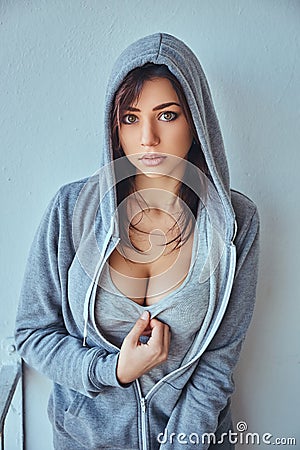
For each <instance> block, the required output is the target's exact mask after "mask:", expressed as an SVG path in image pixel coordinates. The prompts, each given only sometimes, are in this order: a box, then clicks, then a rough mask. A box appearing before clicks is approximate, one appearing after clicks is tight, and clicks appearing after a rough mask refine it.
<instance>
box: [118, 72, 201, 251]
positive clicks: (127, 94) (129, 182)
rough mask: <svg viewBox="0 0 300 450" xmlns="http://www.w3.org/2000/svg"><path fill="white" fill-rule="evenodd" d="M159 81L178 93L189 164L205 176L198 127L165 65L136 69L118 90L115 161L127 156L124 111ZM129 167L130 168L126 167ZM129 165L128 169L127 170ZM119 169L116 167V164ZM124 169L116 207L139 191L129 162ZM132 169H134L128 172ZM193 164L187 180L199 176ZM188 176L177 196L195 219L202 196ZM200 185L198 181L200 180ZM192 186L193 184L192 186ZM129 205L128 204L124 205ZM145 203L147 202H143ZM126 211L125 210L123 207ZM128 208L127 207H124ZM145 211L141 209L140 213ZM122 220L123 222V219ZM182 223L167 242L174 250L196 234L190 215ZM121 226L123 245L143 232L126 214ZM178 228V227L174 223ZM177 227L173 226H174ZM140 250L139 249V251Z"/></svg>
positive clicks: (175, 80) (179, 88) (183, 218)
mask: <svg viewBox="0 0 300 450" xmlns="http://www.w3.org/2000/svg"><path fill="white" fill-rule="evenodd" d="M156 78H166V79H167V80H169V81H170V82H171V84H172V86H173V88H174V90H175V92H176V94H177V97H178V100H179V102H180V105H181V107H182V110H183V113H184V115H185V117H186V120H187V122H188V125H189V127H190V130H191V133H192V136H193V143H192V146H191V148H190V150H189V153H188V158H187V159H188V161H190V162H191V163H192V164H193V165H195V166H196V167H197V168H198V169H200V170H201V171H202V172H204V173H206V174H207V173H208V169H207V165H206V162H205V159H204V155H203V152H202V149H201V145H200V142H199V138H198V135H197V132H196V129H195V125H194V122H193V118H192V115H191V112H190V109H189V106H188V103H187V100H186V97H185V94H184V92H183V89H182V86H181V84H180V83H179V81H178V80H177V78H176V77H175V76H174V75H173V74H172V73H171V72H170V70H169V69H168V68H167V66H165V65H158V64H153V63H147V64H145V65H144V66H141V67H137V68H135V69H133V70H132V71H131V72H129V73H128V74H127V76H126V77H125V78H124V80H123V82H122V84H121V85H120V87H119V89H118V90H117V92H116V94H115V98H114V103H113V108H112V114H111V140H112V148H113V159H114V160H117V159H118V158H121V157H124V156H125V154H124V151H123V149H122V147H121V145H120V139H119V128H120V118H121V117H122V116H123V114H124V113H125V111H126V110H127V108H128V105H132V104H133V103H134V102H135V101H137V100H138V99H139V96H140V95H141V92H142V88H143V85H144V83H145V81H149V80H153V79H156ZM127 164H128V165H127ZM126 165H127V168H126ZM116 166H117V165H116ZM121 166H122V169H120V168H117V167H116V169H115V170H116V171H117V170H121V171H122V173H120V172H119V173H118V174H116V179H117V180H121V181H120V182H118V183H117V186H116V193H117V204H118V206H119V205H121V203H122V202H123V201H124V200H125V199H126V198H127V197H128V196H129V195H130V194H132V193H133V192H136V189H135V176H128V175H127V174H126V172H130V173H132V165H131V163H130V162H129V160H125V163H124V164H122V165H121ZM130 166H131V170H128V169H129V167H130ZM191 167H192V166H191V165H188V170H189V174H188V178H189V180H190V179H191V178H193V177H197V175H196V172H197V171H195V174H192V173H191ZM186 175H187V174H185V175H184V177H183V179H182V180H181V183H180V186H179V189H178V193H177V195H178V197H179V198H181V199H182V200H183V202H184V204H185V205H186V206H187V208H184V210H187V211H191V212H192V214H193V216H194V217H195V218H196V216H197V211H198V205H199V197H198V195H196V193H195V192H194V190H193V189H191V188H190V187H189V186H188V185H187V184H186V183H185V182H184V181H185V177H186ZM198 182H199V181H198ZM189 184H190V183H189ZM124 203H126V202H124ZM124 203H123V205H124ZM144 203H145V202H144ZM121 209H122V210H123V208H121ZM125 209H126V208H125ZM143 210H145V208H143V207H142V206H141V211H143ZM120 219H121V220H120ZM180 220H181V221H182V224H181V226H180V229H182V230H183V231H182V232H181V233H180V234H179V235H178V236H176V237H175V238H174V239H172V240H171V241H169V242H167V244H171V243H173V242H175V243H176V245H175V247H174V249H175V248H177V247H179V246H181V245H182V244H183V243H184V242H186V240H187V239H188V238H189V236H190V235H191V233H192V231H193V227H191V222H192V221H191V216H190V214H185V213H184V211H183V212H182V214H181V216H180ZM119 222H120V223H119V226H120V237H121V240H122V242H123V243H125V244H127V245H128V244H129V245H133V244H132V243H131V241H130V240H129V233H128V232H129V230H130V229H136V230H138V231H140V232H141V230H139V229H138V228H137V227H136V224H133V223H132V222H130V221H129V220H128V218H127V215H126V213H125V214H121V216H119ZM175 225H176V224H175ZM175 225H174V226H175ZM137 250H139V249H137Z"/></svg>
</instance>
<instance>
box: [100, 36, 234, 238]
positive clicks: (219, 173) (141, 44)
mask: <svg viewBox="0 0 300 450" xmlns="http://www.w3.org/2000/svg"><path fill="white" fill-rule="evenodd" d="M146 63H153V64H164V65H166V66H167V67H168V69H169V70H170V72H171V73H172V74H173V75H175V77H176V78H177V79H178V81H179V82H180V84H181V86H182V88H183V91H184V93H185V96H186V99H187V103H188V105H189V108H190V111H191V115H192V118H193V121H194V125H195V128H196V131H197V134H198V138H199V141H200V144H201V147H202V151H203V154H204V157H205V160H206V164H207V166H208V169H209V172H210V175H211V179H212V181H213V184H214V186H215V188H216V190H217V191H218V195H219V197H220V200H221V202H222V204H223V207H224V213H225V215H226V222H227V225H228V226H229V227H228V236H227V238H228V239H229V240H230V239H231V238H232V235H233V233H234V212H233V209H232V206H231V201H230V183H229V171H228V165H227V160H226V155H225V150H224V145H223V139H222V134H221V130H220V126H219V122H218V118H217V115H216V112H215V108H214V105H213V101H212V96H211V93H210V89H209V85H208V82H207V80H206V77H205V74H204V72H203V70H202V67H201V65H200V62H199V60H198V59H197V57H196V56H195V54H194V53H193V52H192V50H191V49H190V48H189V47H188V46H187V45H186V44H185V43H184V42H182V41H181V40H179V39H178V38H176V37H174V36H172V35H170V34H166V33H155V34H152V35H149V36H146V37H144V38H141V39H139V40H138V41H136V42H134V43H133V44H131V45H130V46H129V47H127V48H126V49H125V50H124V51H123V52H122V53H121V55H120V56H119V58H118V59H117V61H116V62H115V64H114V66H113V69H112V72H111V76H110V78H109V81H108V86H107V92H106V98H105V111H104V151H103V153H102V155H101V164H102V165H106V164H109V163H110V162H111V161H112V146H111V124H110V117H111V109H112V107H113V101H114V96H115V94H116V91H117V90H118V88H119V87H120V85H121V83H122V81H123V80H124V78H125V76H126V75H127V74H128V73H129V72H130V71H131V70H133V69H135V68H137V67H140V66H143V65H144V64H146ZM112 206H113V208H114V209H115V206H116V205H112ZM229 230H231V231H229Z"/></svg>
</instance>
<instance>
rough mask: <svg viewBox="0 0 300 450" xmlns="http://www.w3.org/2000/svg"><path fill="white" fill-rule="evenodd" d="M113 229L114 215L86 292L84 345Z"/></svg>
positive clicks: (84, 344)
mask: <svg viewBox="0 0 300 450" xmlns="http://www.w3.org/2000/svg"><path fill="white" fill-rule="evenodd" d="M113 230H114V216H112V218H111V221H110V227H109V230H108V233H107V235H106V237H105V240H104V243H103V249H102V252H101V255H100V258H99V261H98V263H97V266H96V268H95V272H94V276H93V278H92V281H91V283H90V285H89V287H88V290H87V291H86V294H85V299H84V307H83V320H84V329H83V343H82V345H83V347H86V339H87V334H88V333H87V328H88V320H89V307H90V302H91V300H94V298H95V296H96V291H97V286H98V282H99V278H100V275H101V269H102V262H103V259H104V255H105V252H106V249H107V246H108V243H109V241H110V238H111V236H112V234H113Z"/></svg>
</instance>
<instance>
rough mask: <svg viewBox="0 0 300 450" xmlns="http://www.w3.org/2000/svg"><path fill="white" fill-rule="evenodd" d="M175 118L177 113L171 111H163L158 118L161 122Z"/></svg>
mask: <svg viewBox="0 0 300 450" xmlns="http://www.w3.org/2000/svg"><path fill="white" fill-rule="evenodd" d="M176 118H177V114H176V113H174V112H171V111H166V112H163V113H162V114H161V115H160V117H159V119H160V120H162V121H163V122H171V121H172V120H175V119H176Z"/></svg>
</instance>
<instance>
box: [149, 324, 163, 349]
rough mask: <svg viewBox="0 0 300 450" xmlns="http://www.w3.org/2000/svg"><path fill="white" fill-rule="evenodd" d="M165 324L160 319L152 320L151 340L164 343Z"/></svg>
mask: <svg viewBox="0 0 300 450" xmlns="http://www.w3.org/2000/svg"><path fill="white" fill-rule="evenodd" d="M164 326H165V324H164V323H162V322H161V321H160V320H157V319H152V320H150V327H151V329H152V333H151V340H152V341H153V343H155V344H156V343H159V344H162V343H163V341H164Z"/></svg>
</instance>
